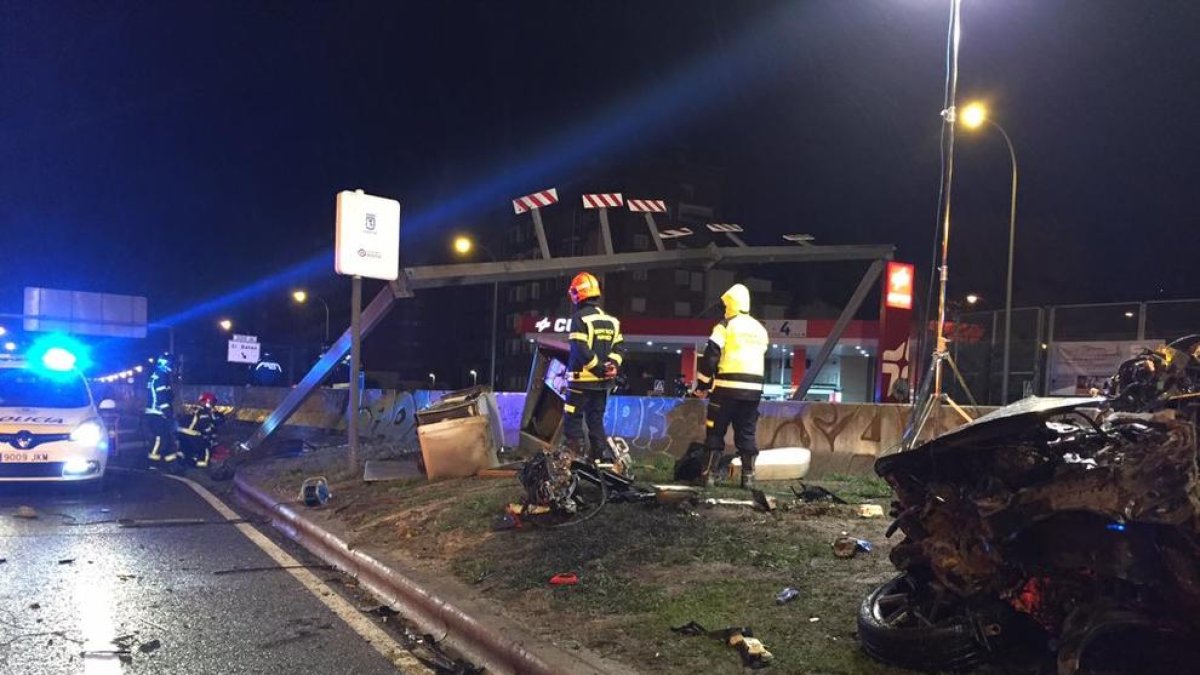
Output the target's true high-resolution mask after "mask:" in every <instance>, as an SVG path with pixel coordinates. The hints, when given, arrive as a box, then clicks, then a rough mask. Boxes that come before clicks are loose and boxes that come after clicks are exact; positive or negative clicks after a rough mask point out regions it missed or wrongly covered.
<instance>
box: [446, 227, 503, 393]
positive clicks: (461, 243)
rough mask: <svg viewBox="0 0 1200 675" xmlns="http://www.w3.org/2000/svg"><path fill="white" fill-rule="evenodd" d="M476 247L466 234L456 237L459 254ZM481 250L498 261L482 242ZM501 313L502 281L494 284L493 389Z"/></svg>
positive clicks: (489, 374)
mask: <svg viewBox="0 0 1200 675" xmlns="http://www.w3.org/2000/svg"><path fill="white" fill-rule="evenodd" d="M474 249H475V240H473V239H471V238H470V237H468V236H465V235H459V236H457V237H455V238H454V252H455V253H456V254H457V255H459V256H466V255H469V254H470V253H471V251H472V250H474ZM479 250H481V251H483V253H484V255H486V256H487V257H488V258H490V259H491V260H492V262H496V256H495V255H494V254H493V253H492V252H491V250H489V249H488V247H487V246H483V245H482V244H481V245H480V246H479ZM499 314H500V282H494V283H493V284H492V357H491V364H490V366H489V368H488V371H489V372H488V383H489V384H491V385H492V389H495V388H496V340H497V337H496V330H497V328H496V326H497V324H498V323H499Z"/></svg>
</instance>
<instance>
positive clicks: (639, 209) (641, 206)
mask: <svg viewBox="0 0 1200 675" xmlns="http://www.w3.org/2000/svg"><path fill="white" fill-rule="evenodd" d="M625 203H626V204H628V205H629V210H630V211H633V212H634V213H666V212H667V203H666V202H664V201H663V200H661V199H630V200H628V201H626V202H625Z"/></svg>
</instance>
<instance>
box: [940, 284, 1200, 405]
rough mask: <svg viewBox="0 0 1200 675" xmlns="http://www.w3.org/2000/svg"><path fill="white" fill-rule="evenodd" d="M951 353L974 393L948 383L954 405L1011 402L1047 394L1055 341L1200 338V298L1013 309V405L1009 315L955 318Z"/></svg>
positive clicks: (987, 313) (984, 313)
mask: <svg viewBox="0 0 1200 675" xmlns="http://www.w3.org/2000/svg"><path fill="white" fill-rule="evenodd" d="M950 320H951V321H952V322H953V324H952V325H951V326H950V327H949V328H948V334H949V335H950V337H951V344H950V352H951V354H952V355H953V356H954V359H955V361H956V363H957V364H958V367H959V370H960V371H961V372H962V374H963V379H964V380H966V383H967V386H968V387H969V389H970V392H969V393H970V396H969V395H968V392H967V391H964V390H963V388H962V386H960V385H959V384H958V383H957V382H954V383H953V384H952V385H951V384H950V383H949V381H947V391H949V392H950V394H951V396H952V397H954V399H955V400H957V401H960V402H964V403H965V402H968V401H970V399H971V398H972V397H973V398H974V399H975V400H976V401H977V402H978V403H980V404H990V405H998V404H1003V403H1006V402H1007V403H1011V402H1012V401H1015V400H1018V399H1020V398H1022V397H1024V396H1028V395H1034V394H1036V395H1046V393H1047V373H1046V367H1047V354H1048V353H1049V352H1050V351H1051V350H1052V348H1053V345H1054V344H1055V343H1056V342H1104V341H1133V340H1148V341H1157V340H1163V341H1169V340H1173V339H1175V338H1177V337H1180V336H1183V335H1188V334H1191V333H1200V299H1186V300H1161V301H1160V300H1152V301H1145V302H1114V303H1099V304H1089V305H1056V306H1053V307H1023V308H1019V309H1013V313H1012V346H1011V353H1010V357H1009V358H1010V366H1009V374H1008V401H1002V400H1001V398H1002V396H1001V391H1002V389H1003V387H1002V380H1003V377H1004V375H1003V373H1004V368H1003V363H1004V311H1003V310H994V311H982V312H964V313H962V314H960V315H958V316H952V317H951V318H950Z"/></svg>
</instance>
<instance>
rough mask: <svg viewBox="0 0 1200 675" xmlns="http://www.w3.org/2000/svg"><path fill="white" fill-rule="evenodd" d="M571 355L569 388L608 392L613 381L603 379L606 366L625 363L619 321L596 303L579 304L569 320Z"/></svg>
mask: <svg viewBox="0 0 1200 675" xmlns="http://www.w3.org/2000/svg"><path fill="white" fill-rule="evenodd" d="M570 331H571V334H570V336H569V337H570V345H571V355H570V358H569V359H568V363H567V370H568V373H567V377H568V379H569V383H570V386H572V387H577V388H580V389H607V388H609V387H611V386H612V384H613V381H612V380H611V379H607V378H605V376H604V370H605V364H606V363H608V362H610V361H611V362H612V363H613V364H614V365H616V366H617V367H618V368H619V367H620V366H621V363H622V362H623V361H624V359H625V357H624V351H625V346H624V344H623V343H624V341H625V338H623V337H621V322H620V321H618V320H617V318H616V317H614V316H610V315H608V314H605V313H604V310H602V309H600V305H598V304H597V303H596V302H595V301H591V300H589V301H584V302H582V303H580V304H579V307H578V309H576V310H575V314H574V315H573V316H572V317H571V328H570Z"/></svg>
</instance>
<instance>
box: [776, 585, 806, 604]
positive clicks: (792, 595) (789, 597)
mask: <svg viewBox="0 0 1200 675" xmlns="http://www.w3.org/2000/svg"><path fill="white" fill-rule="evenodd" d="M798 597H800V589H798V588H796V587H795V586H788V587H787V588H785V589H783V590H782V591H779V593H778V594H777V595H776V596H775V604H777V605H786V604H787V603H789V602H791V601H793V600H795V599H796V598H798Z"/></svg>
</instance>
